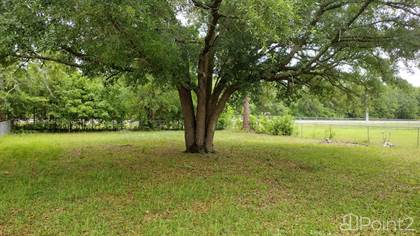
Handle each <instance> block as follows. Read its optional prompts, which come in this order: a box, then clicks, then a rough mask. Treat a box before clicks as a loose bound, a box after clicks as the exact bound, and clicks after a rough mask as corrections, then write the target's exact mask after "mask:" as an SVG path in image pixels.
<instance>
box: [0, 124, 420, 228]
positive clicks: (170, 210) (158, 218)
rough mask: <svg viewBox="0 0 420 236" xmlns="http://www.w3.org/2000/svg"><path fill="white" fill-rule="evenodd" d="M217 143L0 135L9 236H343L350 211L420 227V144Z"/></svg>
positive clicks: (248, 139) (229, 135)
mask: <svg viewBox="0 0 420 236" xmlns="http://www.w3.org/2000/svg"><path fill="white" fill-rule="evenodd" d="M216 147H217V150H218V153H217V154H212V155H194V154H185V153H182V152H181V151H182V150H183V134H182V133H181V132H121V133H89V134H29V135H10V136H7V137H4V138H1V139H0V235H2V234H4V235H27V234H35V235H80V234H85V235H139V234H142V235H192V234H194V235H220V234H223V235H256V234H258V235H326V234H330V233H331V234H333V235H337V234H342V233H348V232H340V229H339V226H340V223H341V222H342V217H343V216H344V215H345V214H347V213H353V214H357V215H360V216H364V217H370V218H371V219H372V220H382V221H385V220H398V219H399V218H404V219H405V217H408V216H410V217H415V218H414V224H413V225H412V226H411V227H412V228H413V229H417V232H418V230H419V226H420V221H419V218H418V217H419V216H420V194H419V179H420V171H419V170H420V150H419V149H414V148H412V149H410V148H408V149H407V148H398V147H397V148H394V149H385V148H379V147H361V146H354V145H325V144H319V141H313V140H309V139H299V138H296V137H288V138H287V137H273V136H267V135H256V134H244V133H233V132H218V133H217V134H216ZM362 233H363V234H366V233H370V234H384V235H388V234H389V233H391V232H389V231H369V230H367V231H363V232H362ZM396 233H400V232H396ZM411 234H415V232H411Z"/></svg>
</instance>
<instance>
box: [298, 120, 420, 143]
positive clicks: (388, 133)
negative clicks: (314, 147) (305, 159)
mask: <svg viewBox="0 0 420 236" xmlns="http://www.w3.org/2000/svg"><path fill="white" fill-rule="evenodd" d="M295 135H296V136H299V137H303V138H311V139H319V140H321V139H325V138H332V140H333V141H337V142H349V143H358V144H366V145H367V144H369V145H373V146H381V145H383V144H384V141H385V140H387V141H390V142H391V143H392V144H393V145H395V147H405V148H416V147H418V141H417V140H418V139H419V138H420V137H419V135H420V121H411V122H410V121H407V122H401V121H371V122H368V123H366V122H365V121H316V120H313V121H296V128H295Z"/></svg>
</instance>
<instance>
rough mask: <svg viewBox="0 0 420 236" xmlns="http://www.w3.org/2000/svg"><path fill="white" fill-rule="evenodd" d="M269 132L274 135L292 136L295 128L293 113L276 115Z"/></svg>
mask: <svg viewBox="0 0 420 236" xmlns="http://www.w3.org/2000/svg"><path fill="white" fill-rule="evenodd" d="M270 123H271V125H270V127H269V133H270V134H272V135H286V136H291V135H292V134H293V129H294V119H293V117H292V116H291V115H285V116H281V117H275V118H273V119H272V120H271V122H270Z"/></svg>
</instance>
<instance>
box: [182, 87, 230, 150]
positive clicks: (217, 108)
mask: <svg viewBox="0 0 420 236" xmlns="http://www.w3.org/2000/svg"><path fill="white" fill-rule="evenodd" d="M234 91H236V89H234V88H227V89H226V90H225V92H224V93H223V94H222V96H221V97H220V99H216V98H215V96H212V97H213V99H212V100H211V101H206V102H205V103H204V104H208V105H207V106H205V113H206V115H207V116H206V119H205V122H204V126H203V127H200V128H199V127H198V126H197V123H198V118H197V114H198V113H199V107H198V106H199V105H197V109H196V110H197V112H194V110H195V109H194V105H193V101H192V96H191V90H190V89H187V88H185V87H180V88H178V92H179V97H180V101H181V107H182V113H183V115H184V134H185V151H186V152H187V153H213V152H214V144H213V140H214V134H215V131H216V125H217V120H218V119H219V116H220V114H221V113H222V112H223V109H224V107H225V105H226V102H227V101H228V99H229V97H230V96H231V94H232V93H233V92H234ZM212 95H214V94H212ZM210 97H211V96H209V98H208V99H210ZM216 97H217V96H216ZM202 104H203V103H202ZM203 132H204V135H202V133H203Z"/></svg>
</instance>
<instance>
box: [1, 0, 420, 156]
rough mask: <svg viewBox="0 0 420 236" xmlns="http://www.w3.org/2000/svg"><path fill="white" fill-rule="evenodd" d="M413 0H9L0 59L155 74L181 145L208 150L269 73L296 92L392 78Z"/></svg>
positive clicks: (413, 50)
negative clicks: (169, 100)
mask: <svg viewBox="0 0 420 236" xmlns="http://www.w3.org/2000/svg"><path fill="white" fill-rule="evenodd" d="M419 9H420V6H419V4H418V2H417V1H416V0H399V1H395V0H339V1H336V0H335V1H331V0H317V1H315V0H304V1H301V0H299V1H297V0H281V1H278V0H267V1H256V0H231V1H223V0H208V1H205V0H146V1H135V0H128V1H119V0H114V1H81V0H66V1H62V0H58V1H45V0H34V1H25V0H13V1H12V0H5V1H2V2H1V4H0V11H1V14H0V34H1V35H2V37H1V39H0V45H1V46H0V60H1V61H2V62H3V63H4V64H8V63H14V62H16V61H21V62H22V61H23V62H26V61H31V60H49V61H54V62H58V63H61V64H66V65H68V66H71V67H75V68H78V69H79V70H81V71H83V72H84V73H85V74H87V75H96V74H101V75H102V76H104V77H105V78H108V79H109V78H113V77H116V76H118V77H120V76H125V77H129V78H131V79H132V80H133V81H137V82H140V81H142V80H144V78H146V77H147V76H146V75H147V74H152V75H153V76H155V77H156V78H157V80H158V81H161V83H166V84H169V85H171V86H174V87H176V88H177V89H178V91H179V96H180V101H181V105H182V112H183V114H184V126H185V134H186V147H187V150H188V151H190V152H212V151H213V136H214V130H215V127H216V123H217V120H218V118H219V115H220V113H221V112H222V111H223V109H224V106H225V104H226V102H227V101H228V99H229V98H230V97H231V96H232V94H234V93H235V92H236V91H238V90H243V89H249V88H254V87H256V86H258V85H259V84H260V82H262V81H269V82H276V83H277V86H278V88H281V89H283V90H284V91H285V92H286V93H287V94H289V96H293V95H294V94H296V91H298V90H299V89H302V88H308V89H310V90H313V91H315V92H320V91H321V90H323V89H324V88H330V87H338V88H340V89H342V90H345V91H351V90H352V84H354V83H356V84H365V85H366V86H368V87H369V86H371V85H372V84H374V83H370V82H369V81H372V80H375V81H380V82H390V81H392V80H395V78H396V76H395V75H396V71H397V66H396V65H397V62H399V61H406V60H417V59H418V52H419V48H420V47H419V46H420V42H419V41H418V38H420V29H419V20H420V12H419V11H420V10H419ZM193 97H196V102H194V101H193Z"/></svg>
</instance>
